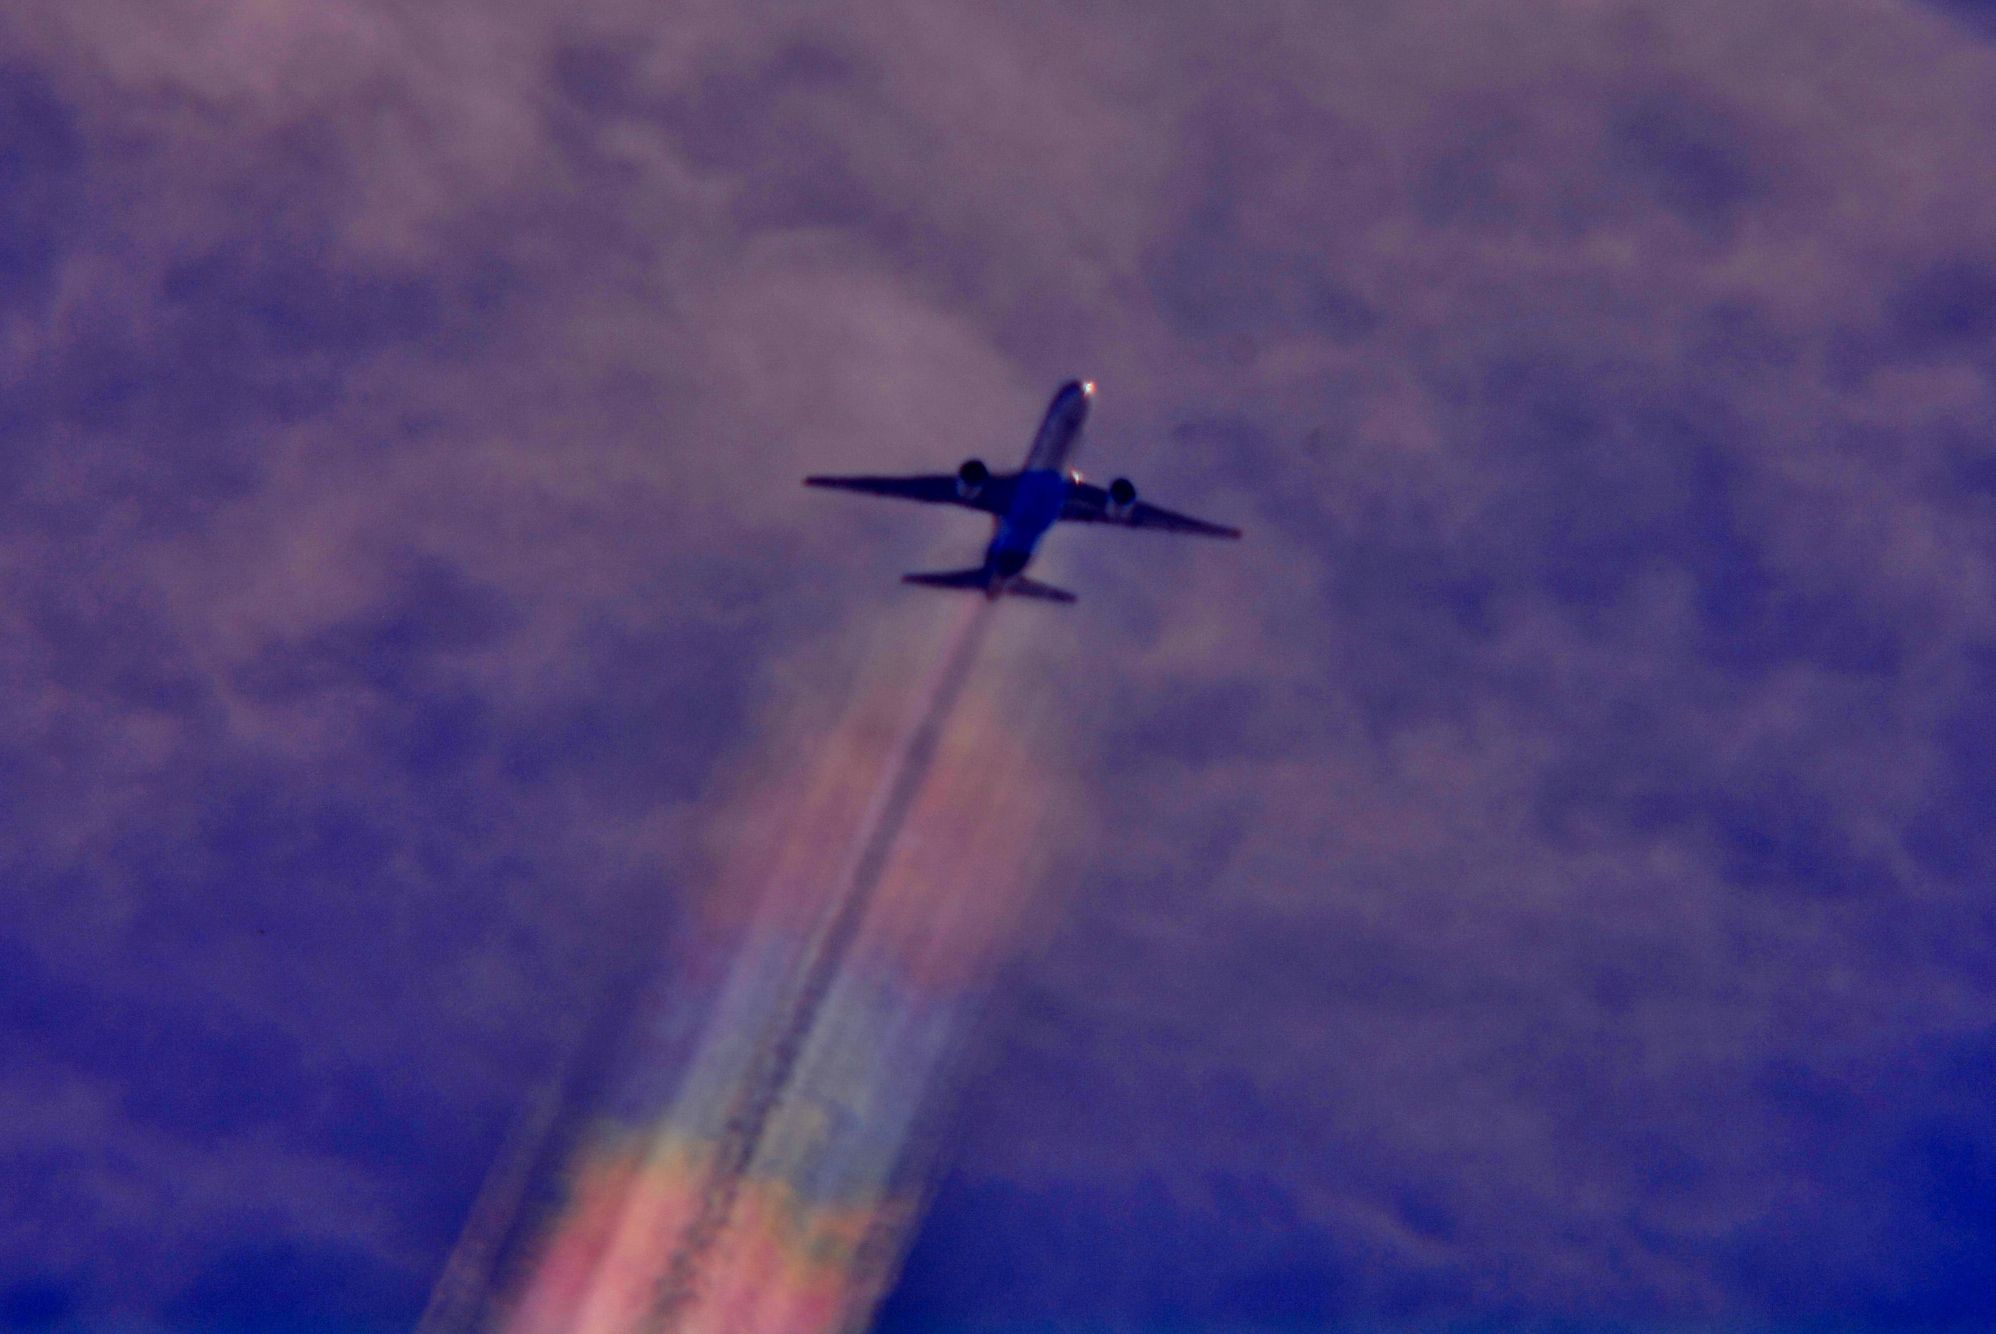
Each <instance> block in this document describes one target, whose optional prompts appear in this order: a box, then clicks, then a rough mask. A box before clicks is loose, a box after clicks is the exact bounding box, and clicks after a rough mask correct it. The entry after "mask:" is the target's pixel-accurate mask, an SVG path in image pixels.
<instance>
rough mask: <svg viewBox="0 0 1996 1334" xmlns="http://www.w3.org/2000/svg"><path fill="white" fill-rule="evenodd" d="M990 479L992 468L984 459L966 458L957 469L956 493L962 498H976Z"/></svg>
mask: <svg viewBox="0 0 1996 1334" xmlns="http://www.w3.org/2000/svg"><path fill="white" fill-rule="evenodd" d="M990 480H991V469H989V468H987V467H985V466H984V460H983V459H965V460H964V461H963V466H962V467H961V468H958V469H957V470H956V494H957V496H958V498H959V499H962V500H975V499H977V493H978V492H980V491H982V490H983V489H984V484H985V483H986V482H988V481H990Z"/></svg>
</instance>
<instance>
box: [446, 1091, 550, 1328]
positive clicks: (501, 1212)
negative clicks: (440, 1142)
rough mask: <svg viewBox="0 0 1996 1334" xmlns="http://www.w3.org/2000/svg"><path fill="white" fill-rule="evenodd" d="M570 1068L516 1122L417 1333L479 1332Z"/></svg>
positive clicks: (529, 1102)
mask: <svg viewBox="0 0 1996 1334" xmlns="http://www.w3.org/2000/svg"><path fill="white" fill-rule="evenodd" d="M568 1065H569V1062H568V1060H567V1059H566V1058H564V1059H563V1060H562V1061H561V1062H560V1063H558V1064H557V1066H556V1067H555V1070H554V1072H553V1073H552V1074H551V1075H549V1076H548V1078H547V1079H546V1080H545V1081H543V1082H542V1084H541V1086H540V1087H539V1088H538V1089H536V1090H534V1093H533V1096H532V1097H530V1098H529V1099H528V1100H527V1103H526V1105H525V1106H524V1107H522V1108H521V1109H520V1111H519V1112H518V1113H516V1114H515V1116H514V1117H513V1123H512V1125H511V1126H510V1127H509V1128H508V1130H507V1132H506V1141H505V1143H504V1144H503V1145H501V1147H500V1149H499V1155H498V1157H497V1158H496V1159H495V1160H494V1162H493V1165H492V1170H491V1171H489V1172H487V1173H486V1175H485V1180H484V1182H483V1183H482V1184H481V1185H480V1186H479V1189H478V1196H477V1198H476V1199H474V1200H473V1201H472V1205H471V1213H470V1215H469V1217H468V1218H467V1219H466V1220H465V1225H464V1230H463V1231H462V1232H460V1233H459V1234H458V1239H457V1244H456V1245H455V1246H453V1247H452V1248H451V1253H450V1257H449V1258H448V1259H447V1260H446V1261H445V1262H444V1267H443V1271H442V1273H441V1274H439V1275H438V1277H437V1281H436V1285H435V1286H434V1287H432V1288H431V1289H430V1300H429V1302H428V1304H427V1305H425V1306H424V1308H423V1315H422V1319H420V1320H419V1321H417V1322H416V1329H415V1334H457V1332H458V1331H463V1330H470V1329H475V1328H477V1327H478V1323H479V1318H480V1316H481V1315H482V1314H483V1311H484V1307H485V1301H486V1298H487V1296H488V1295H489V1293H490V1291H491V1283H492V1269H493V1263H494V1261H495V1260H497V1258H498V1254H499V1248H500V1246H501V1245H502V1244H503V1243H504V1241H505V1239H506V1237H507V1235H508V1234H509V1233H510V1232H511V1231H512V1229H513V1223H514V1221H515V1220H516V1219H517V1218H518V1217H519V1214H520V1205H521V1202H522V1201H523V1200H524V1199H525V1198H526V1194H527V1187H528V1184H529V1183H530V1181H531V1180H532V1177H533V1171H534V1167H535V1165H536V1164H537V1163H538V1162H539V1161H540V1158H541V1154H542V1153H543V1151H544V1150H545V1149H546V1147H547V1141H548V1136H549V1134H550V1133H551V1132H552V1131H553V1130H554V1126H555V1122H556V1121H557V1120H559V1119H560V1116H561V1112H562V1108H563V1106H564V1105H565V1103H566V1102H567V1091H568V1083H569V1072H568Z"/></svg>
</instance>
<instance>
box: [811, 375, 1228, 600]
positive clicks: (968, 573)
mask: <svg viewBox="0 0 1996 1334" xmlns="http://www.w3.org/2000/svg"><path fill="white" fill-rule="evenodd" d="M1094 400H1095V385H1094V383H1093V382H1092V381H1089V380H1069V381H1068V382H1067V383H1066V384H1064V385H1062V386H1061V387H1060V389H1059V390H1058V391H1057V392H1056V393H1055V394H1054V396H1053V402H1052V403H1050V404H1048V405H1047V411H1046V416H1045V418H1044V419H1042V420H1041V422H1040V429H1039V432H1038V433H1037V434H1036V435H1034V436H1033V446H1032V449H1031V450H1030V451H1028V452H1027V454H1026V462H1025V466H1024V467H1022V468H1020V470H1019V471H1018V472H1007V473H994V472H992V471H991V469H989V468H987V467H986V466H985V465H984V462H983V460H981V459H974V458H973V459H966V460H964V463H963V466H962V467H960V468H958V469H957V470H956V471H955V472H954V473H937V474H931V475H925V476H916V477H806V478H805V479H804V485H806V486H823V487H832V488H835V489H838V490H841V491H861V492H864V493H866V494H867V495H874V496H893V497H896V498H898V499H901V500H920V501H925V502H927V503H929V504H934V505H962V506H963V507H965V508H966V509H973V510H981V511H982V512H984V513H986V514H989V515H991V516H992V520H993V524H992V534H991V544H990V545H989V546H988V547H986V548H985V551H984V563H983V564H982V565H977V566H973V567H971V568H970V569H967V570H938V571H934V572H930V573H924V574H906V575H903V576H901V581H902V582H903V583H909V584H921V585H923V586H925V587H928V588H962V589H974V590H976V591H978V592H981V593H983V594H984V596H985V597H987V598H990V599H992V600H993V601H996V600H997V599H998V598H1000V597H1003V596H1005V595H1006V594H1010V595H1011V596H1013V597H1024V598H1038V599H1040V600H1042V601H1046V602H1073V601H1074V600H1075V598H1074V594H1072V593H1070V592H1068V591H1067V590H1066V589H1064V588H1055V587H1053V586H1052V585H1050V584H1043V583H1039V582H1038V581H1036V580H1032V579H1028V578H1026V576H1025V568H1026V565H1027V563H1028V562H1030V561H1031V560H1032V558H1033V553H1034V552H1035V551H1037V550H1038V548H1039V544H1040V539H1041V538H1043V537H1045V536H1046V534H1047V530H1048V529H1050V528H1052V527H1053V526H1054V525H1055V524H1056V523H1059V522H1062V521H1063V520H1064V521H1066V522H1069V523H1105V524H1113V525H1116V526H1119V527H1123V528H1152V529H1156V530H1158V531H1159V532H1167V533H1195V534H1197V535H1199V536H1201V537H1239V536H1240V535H1241V530H1240V529H1238V528H1228V527H1225V526H1223V525H1221V524H1217V523H1208V522H1206V521H1205V520H1204V519H1194V518H1192V517H1191V516H1189V515H1185V514H1177V513H1174V512H1172V511H1171V510H1168V509H1161V508H1159V507H1158V506H1156V505H1151V504H1148V503H1146V502H1144V501H1141V500H1138V499H1137V488H1136V484H1135V483H1134V482H1132V481H1130V479H1129V478H1127V477H1118V478H1117V479H1116V480H1115V481H1113V482H1111V483H1109V485H1108V486H1107V487H1106V488H1105V487H1100V486H1096V485H1095V484H1093V483H1092V482H1085V481H1083V480H1082V478H1081V474H1080V473H1078V472H1076V471H1075V470H1074V469H1073V468H1071V467H1069V466H1068V461H1069V460H1070V459H1071V458H1073V457H1074V451H1075V447H1076V445H1078V444H1079V443H1080V440H1081V428H1082V426H1083V425H1084V424H1085V423H1086V422H1087V420H1088V409H1089V406H1090V405H1091V404H1092V403H1093V402H1094Z"/></svg>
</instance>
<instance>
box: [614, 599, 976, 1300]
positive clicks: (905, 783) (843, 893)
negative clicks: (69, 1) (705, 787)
mask: <svg viewBox="0 0 1996 1334" xmlns="http://www.w3.org/2000/svg"><path fill="white" fill-rule="evenodd" d="M991 611H992V604H991V603H989V602H986V601H983V600H981V599H980V600H979V601H978V602H977V603H976V604H975V605H974V607H973V608H972V609H971V610H970V612H969V614H968V615H967V616H965V618H964V620H963V622H962V624H961V626H960V627H959V628H958V630H957V632H956V638H955V640H954V641H953V642H952V643H951V644H950V647H949V651H948V653H947V654H946V655H945V656H944V658H943V661H942V664H941V666H940V668H939V669H938V671H937V674H936V677H935V680H934V682H933V684H932V685H931V686H930V689H929V694H928V699H927V701H926V703H925V704H924V705H923V707H922V710H921V712H920V714H919V715H918V720H917V722H916V724H915V727H914V730H913V731H912V732H911V733H910V734H909V737H908V741H907V744H906V745H905V746H903V747H902V749H901V753H900V755H899V756H898V757H896V760H895V762H894V764H893V765H892V766H891V767H890V768H889V770H888V772H887V773H886V774H885V775H884V776H883V780H882V787H881V793H882V795H881V796H880V798H879V800H878V804H877V806H876V807H875V810H874V813H873V818H872V821H871V823H870V824H869V825H868V826H867V829H866V833H865V837H864V838H863V839H862V840H861V841H860V852H859V855H858V857H857V858H856V859H855V861H854V862H853V866H852V872H851V874H850V875H849V876H848V877H847V879H846V882H845V884H844V885H843V886H841V887H840V889H839V890H838V892H837V893H836V894H835V895H834V896H833V897H832V899H831V901H830V906H829V910H828V912H827V914H826V916H825V918H824V919H823V924H822V925H821V927H820V928H819V930H818V933H817V935H816V936H815V937H814V938H813V939H812V941H811V943H810V945H809V946H808V947H807V948H806V950H805V952H804V957H803V960H802V963H801V967H800V971H799V975H798V981H797V984H796V987H795V989H794V991H793V992H792V993H791V995H790V996H789V998H788V999H787V1001H786V1003H785V1004H784V1005H783V1006H782V1007H781V1008H780V1009H779V1010H778V1011H777V1014H776V1017H775V1019H774V1021H773V1022H772V1024H771V1027H770V1029H769V1031H768V1032H767V1033H766V1034H765V1036H764V1038H763V1040H762V1042H761V1044H760V1046H759V1047H758V1049H757V1051H756V1053H755V1055H754V1057H753V1058H752V1060H751V1061H750V1064H749V1068H748V1072H747V1074H746V1075H745V1076H744V1078H743V1080H742V1084H741V1087H740V1089H739V1091H738V1092H737V1094H736V1096H735V1099H734V1102H733V1104H732V1106H731V1107H730V1108H729V1111H728V1116H727V1119H726V1120H725V1122H724V1123H723V1126H722V1129H721V1134H720V1137H719V1139H718V1141H717V1142H716V1144H715V1148H714V1157H713V1161H712V1163H711V1165H710V1166H709V1168H708V1171H707V1176H706V1184H705V1186H704V1188H703V1189H702V1191H701V1195H700V1202H699V1205H698V1206H697V1208H696V1211H695V1213H694V1215H693V1218H692V1220H691V1221H690V1222H689V1223H688V1225H687V1228H686V1230H685V1231H684V1232H683V1233H682V1234H681V1237H680V1241H679V1245H678V1247H677V1248H676V1249H675V1250H674V1252H673V1255H672V1260H671V1263H670V1264H669V1265H668V1266H667V1267H666V1271H665V1273H664V1274H663V1276H661V1278H660V1280H659V1283H658V1288H657V1291H656V1293H655V1295H654V1297H653V1302H652V1308H651V1316H650V1319H649V1321H648V1322H647V1325H648V1327H649V1328H651V1329H654V1330H660V1331H663V1330H666V1329H669V1328H670V1326H671V1323H672V1321H673V1320H674V1319H675V1318H676V1317H677V1316H678V1315H679V1314H680V1313H681V1312H682V1311H683V1310H684V1309H685V1307H686V1306H687V1304H688V1303H689V1302H690V1301H691V1300H692V1299H693V1298H694V1297H695V1296H696V1295H697V1294H698V1289H699V1281H700V1276H701V1269H702V1266H703V1265H704V1264H705V1262H706V1259H707V1256H708V1253H709V1252H710V1251H711V1250H712V1249H713V1245H714V1243H715V1242H716V1241H717V1240H718V1239H719V1238H720V1236H721V1234H722V1233H723V1232H724V1231H725V1230H726V1229H727V1226H728V1219H729V1215H730V1214H731V1213H732V1212H733V1210H734V1206H735V1199H736V1197H737V1196H738V1195H739V1194H740V1193H741V1185H742V1177H743V1174H744V1173H745V1171H746V1170H747V1168H748V1165H749V1163H750V1162H751V1161H753V1160H754V1158H755V1153H756V1150H757V1148H758V1146H760V1145H761V1143H762V1140H763V1135H764V1132H765V1131H766V1129H767V1128H768V1125H769V1119H770V1116H771V1114H772V1113H773V1112H774V1111H775V1109H776V1107H777V1105H778V1104H779V1103H780V1102H781V1101H782V1099H783V1095H784V1093H785V1091H786V1090H787V1089H788V1087H789V1085H790V1081H791V1077H792V1075H793V1073H794V1072H795V1070H796V1066H797V1059H798V1056H799V1055H800V1053H801V1052H802V1051H803V1049H804V1045H805V1042H806V1041H807V1040H808V1038H809V1037H810V1034H811V1029H812V1027H813V1025H814V1024H815V1023H816V1022H817V1018H818V1013H819V1011H820V1010H821V1009H822V1008H823V1006H824V1002H825V997H826V995H827V994H828V993H829V992H830V991H831V989H832V985H833V983H834V982H835V981H837V979H838V976H839V972H840V970H841V969H842V968H843V966H844V963H845V956H846V953H847V951H848V949H850V947H851V945H852V942H853V939H854V937H855V936H856V935H857V934H858V933H859V928H860V926H861V924H862V922H863V921H864V920H865V917H866V910H867V907H868V905H869V903H870V902H871V900H872V897H873V892H874V890H875V889H877V888H878V887H879V885H880V881H881V877H882V874H883V873H884V872H885V870H886V868H887V863H888V858H889V855H890V854H891V853H892V852H893V850H894V844H895V841H896V839H898V838H899V837H900V834H901V827H902V825H904V824H905V823H906V822H907V819H908V812H909V810H910V809H911V808H912V807H913V806H914V804H915V798H916V796H917V795H918V794H919V793H920V791H921V788H922V783H923V780H924V779H926V778H927V777H928V773H929V768H930V766H931V764H932V763H933V762H934V760H935V755H936V748H937V746H938V744H939V743H940V742H941V740H942V734H943V729H944V728H945V726H947V724H948V722H949V718H950V715H951V713H952V712H953V711H954V710H955V708H956V704H957V701H958V700H959V699H960V698H961V697H962V695H963V690H964V687H965V686H966V685H967V684H969V681H970V675H971V671H972V669H973V667H974V666H975V665H976V661H977V650H978V648H979V646H980V645H981V644H982V643H983V639H984V634H985V631H986V629H987V628H988V627H989V625H990V623H991Z"/></svg>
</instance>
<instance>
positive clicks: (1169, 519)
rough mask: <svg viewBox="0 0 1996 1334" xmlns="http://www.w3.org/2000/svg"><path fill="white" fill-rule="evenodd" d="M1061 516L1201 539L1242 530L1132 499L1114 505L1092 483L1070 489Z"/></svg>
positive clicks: (1079, 521) (1232, 534)
mask: <svg viewBox="0 0 1996 1334" xmlns="http://www.w3.org/2000/svg"><path fill="white" fill-rule="evenodd" d="M1060 517H1061V518H1063V519H1066V520H1069V521H1071V522H1077V523H1107V524H1115V525H1117V526H1119V527H1123V528H1153V529H1156V530H1157V531H1158V532H1163V533H1192V534H1195V535H1197V536H1199V537H1239V536H1240V535H1241V530H1240V529H1238V528H1228V527H1226V526H1225V525H1224V524H1217V523H1208V522H1206V521H1205V520H1204V519H1195V518H1193V517H1192V516H1191V515H1189V514H1179V513H1177V512H1176V511H1173V510H1168V509H1164V508H1162V507H1160V506H1157V505H1149V504H1146V503H1144V502H1143V501H1141V500H1133V501H1132V502H1131V503H1130V504H1129V505H1128V506H1126V507H1119V506H1116V505H1113V504H1111V503H1110V501H1109V493H1108V492H1107V491H1105V490H1103V489H1102V488H1101V487H1099V486H1096V485H1095V484H1094V483H1092V482H1076V483H1074V484H1073V485H1071V486H1069V487H1068V488H1067V503H1066V504H1065V505H1063V506H1062V507H1061V511H1060Z"/></svg>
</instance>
